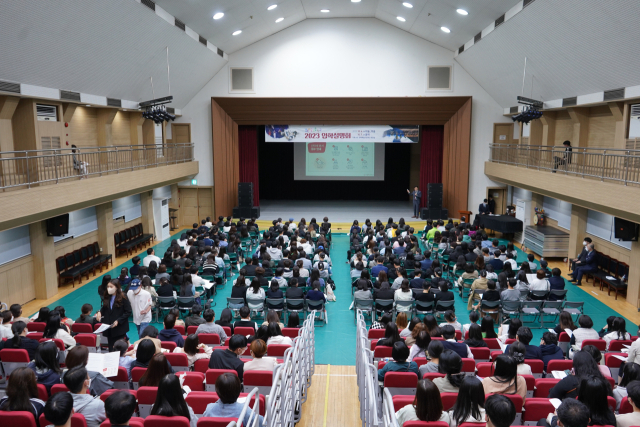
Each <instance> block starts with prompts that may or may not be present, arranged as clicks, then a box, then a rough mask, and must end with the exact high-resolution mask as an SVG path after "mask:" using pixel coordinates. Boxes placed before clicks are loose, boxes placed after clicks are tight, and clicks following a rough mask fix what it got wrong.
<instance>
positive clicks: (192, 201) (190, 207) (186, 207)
mask: <svg viewBox="0 0 640 427" xmlns="http://www.w3.org/2000/svg"><path fill="white" fill-rule="evenodd" d="M179 191H180V221H181V223H182V225H183V226H187V227H191V226H192V225H193V224H194V223H198V224H199V223H200V219H199V215H198V189H197V188H180V189H179Z"/></svg>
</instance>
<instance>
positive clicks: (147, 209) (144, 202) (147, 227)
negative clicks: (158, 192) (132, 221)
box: [140, 191, 155, 235]
mask: <svg viewBox="0 0 640 427" xmlns="http://www.w3.org/2000/svg"><path fill="white" fill-rule="evenodd" d="M152 194H153V193H152V192H151V191H145V192H144V193H140V206H141V208H142V229H143V230H144V232H145V233H151V234H153V235H155V228H154V225H153V224H154V223H153V197H152Z"/></svg>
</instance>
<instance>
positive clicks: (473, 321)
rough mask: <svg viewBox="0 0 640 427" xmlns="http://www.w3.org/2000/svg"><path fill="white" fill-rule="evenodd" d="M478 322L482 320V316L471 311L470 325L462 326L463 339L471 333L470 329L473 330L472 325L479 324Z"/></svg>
mask: <svg viewBox="0 0 640 427" xmlns="http://www.w3.org/2000/svg"><path fill="white" fill-rule="evenodd" d="M478 320H480V315H479V314H478V312H477V311H471V312H470V313H469V323H465V324H464V325H462V338H464V337H465V336H466V334H467V332H469V328H471V325H474V324H478Z"/></svg>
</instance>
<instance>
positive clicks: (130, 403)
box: [104, 391, 138, 427]
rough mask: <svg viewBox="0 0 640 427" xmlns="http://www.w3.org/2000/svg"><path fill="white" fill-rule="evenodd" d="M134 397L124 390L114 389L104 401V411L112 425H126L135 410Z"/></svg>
mask: <svg viewBox="0 0 640 427" xmlns="http://www.w3.org/2000/svg"><path fill="white" fill-rule="evenodd" d="M137 405H138V402H137V401H136V398H135V397H134V396H133V395H132V394H131V393H127V392H126V391H116V392H115V393H113V394H112V395H110V396H109V397H107V400H105V402H104V411H105V414H106V415H107V418H108V419H109V422H110V423H111V426H112V427H117V426H128V425H129V420H131V417H132V416H133V414H134V412H135V411H136V407H137Z"/></svg>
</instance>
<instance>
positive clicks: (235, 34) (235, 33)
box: [232, 30, 242, 36]
mask: <svg viewBox="0 0 640 427" xmlns="http://www.w3.org/2000/svg"><path fill="white" fill-rule="evenodd" d="M240 33H242V30H238V31H234V32H233V34H232V35H234V36H237V35H238V34H240Z"/></svg>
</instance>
